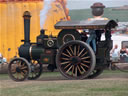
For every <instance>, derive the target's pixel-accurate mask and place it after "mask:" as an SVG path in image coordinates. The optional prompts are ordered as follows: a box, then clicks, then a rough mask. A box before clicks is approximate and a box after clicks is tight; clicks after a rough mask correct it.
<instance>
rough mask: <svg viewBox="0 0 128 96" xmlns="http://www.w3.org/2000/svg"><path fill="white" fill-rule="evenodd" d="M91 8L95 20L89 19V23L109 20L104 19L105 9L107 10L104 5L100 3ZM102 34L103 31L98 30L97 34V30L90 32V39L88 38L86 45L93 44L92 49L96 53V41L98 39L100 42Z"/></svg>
mask: <svg viewBox="0 0 128 96" xmlns="http://www.w3.org/2000/svg"><path fill="white" fill-rule="evenodd" d="M91 8H92V15H93V18H88V21H92V20H108V18H104V17H102V16H103V13H104V8H105V6H104V5H103V4H102V3H100V2H97V3H94V4H93V5H92V6H91ZM102 32H103V31H102V30H98V32H97V30H89V37H88V39H87V41H86V43H87V44H90V43H91V42H92V48H93V50H94V52H95V53H96V39H97V41H100V38H101V33H102Z"/></svg>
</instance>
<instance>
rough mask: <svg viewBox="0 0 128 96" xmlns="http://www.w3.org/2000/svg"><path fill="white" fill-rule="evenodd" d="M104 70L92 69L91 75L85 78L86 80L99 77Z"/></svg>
mask: <svg viewBox="0 0 128 96" xmlns="http://www.w3.org/2000/svg"><path fill="white" fill-rule="evenodd" d="M103 71H104V70H103V69H94V70H93V71H92V72H91V74H90V75H89V76H88V77H87V78H88V79H93V78H96V77H97V76H99V75H100V74H101V73H102V72H103Z"/></svg>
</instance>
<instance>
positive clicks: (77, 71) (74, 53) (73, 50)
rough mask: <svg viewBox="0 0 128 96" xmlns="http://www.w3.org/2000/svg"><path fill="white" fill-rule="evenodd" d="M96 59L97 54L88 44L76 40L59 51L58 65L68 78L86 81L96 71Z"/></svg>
mask: <svg viewBox="0 0 128 96" xmlns="http://www.w3.org/2000/svg"><path fill="white" fill-rule="evenodd" d="M95 59H96V58H95V54H94V52H93V50H92V48H91V47H90V46H89V45H88V44H86V43H85V42H82V41H78V40H74V41H69V42H68V43H66V44H64V45H63V46H62V47H61V48H60V49H59V51H58V53H57V56H56V64H57V68H58V69H59V71H60V73H61V74H62V75H63V76H65V77H66V78H68V79H84V78H85V77H87V76H88V75H89V74H90V73H91V72H92V71H93V70H94V68H95V63H96V60H95Z"/></svg>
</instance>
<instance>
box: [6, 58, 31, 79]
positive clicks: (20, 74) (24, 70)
mask: <svg viewBox="0 0 128 96" xmlns="http://www.w3.org/2000/svg"><path fill="white" fill-rule="evenodd" d="M8 71H9V72H8V73H9V76H10V77H11V78H12V79H13V80H15V81H23V80H25V79H26V78H27V77H28V74H29V72H30V67H29V66H28V62H26V60H25V59H21V58H15V59H14V60H12V61H11V62H10V63H9V67H8Z"/></svg>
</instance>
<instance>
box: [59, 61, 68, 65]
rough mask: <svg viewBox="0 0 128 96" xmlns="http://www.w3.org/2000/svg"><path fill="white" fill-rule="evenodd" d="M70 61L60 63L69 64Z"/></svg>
mask: <svg viewBox="0 0 128 96" xmlns="http://www.w3.org/2000/svg"><path fill="white" fill-rule="evenodd" d="M68 63H69V61H68V62H62V63H60V64H61V65H63V64H68Z"/></svg>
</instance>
